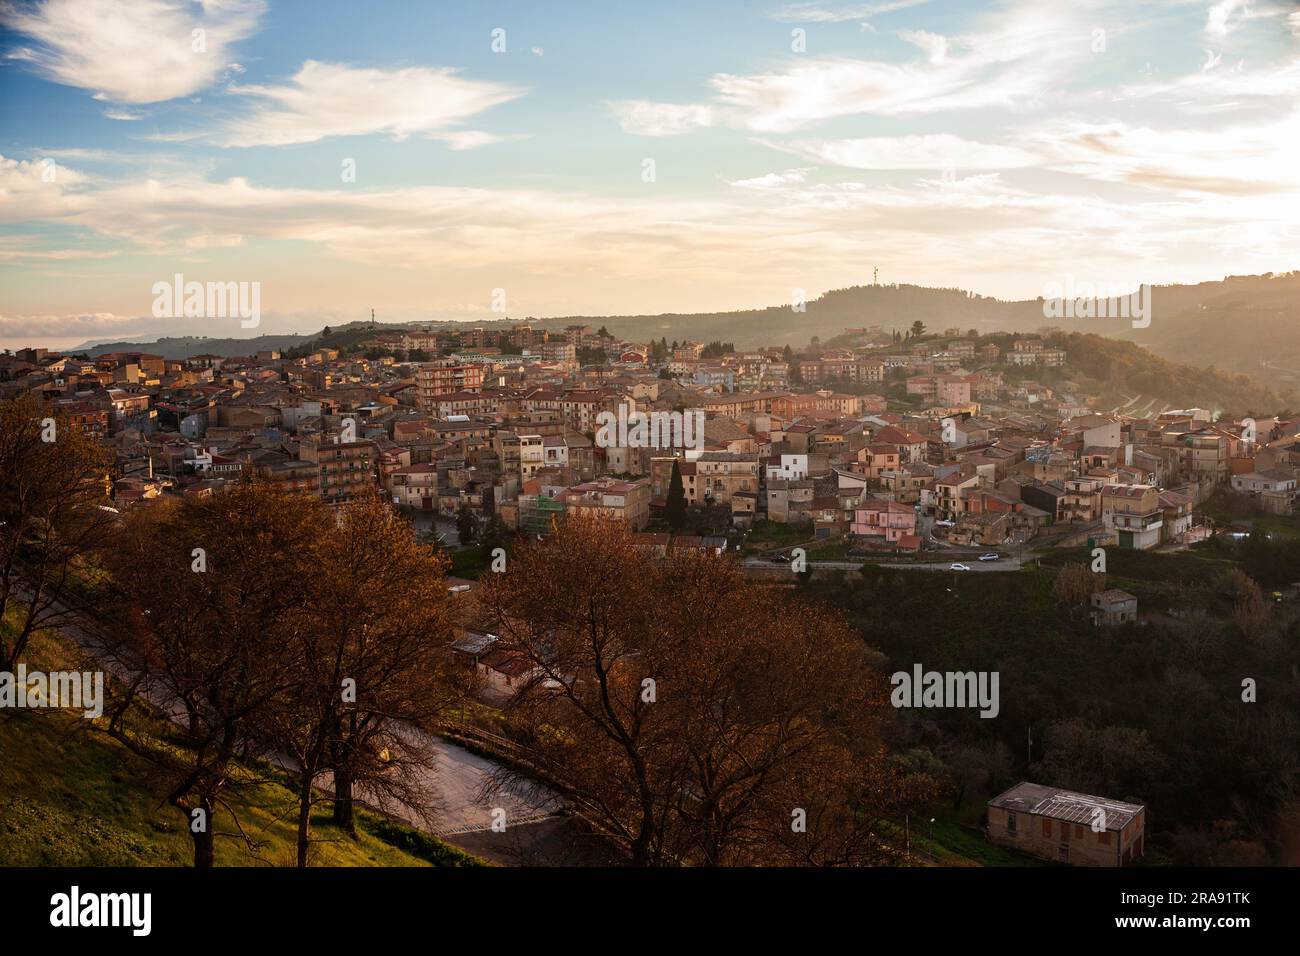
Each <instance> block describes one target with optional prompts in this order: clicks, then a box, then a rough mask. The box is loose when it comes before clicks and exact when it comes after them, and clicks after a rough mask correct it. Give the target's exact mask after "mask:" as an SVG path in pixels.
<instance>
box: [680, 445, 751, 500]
mask: <svg viewBox="0 0 1300 956" xmlns="http://www.w3.org/2000/svg"><path fill="white" fill-rule="evenodd" d="M692 464H694V465H695V469H694V470H695V475H694V478H695V480H694V482H692V485H693V488H692V487H690V486H688V487H687V489H686V496H687V500H688V501H690V502H691V503H692V504H702V503H705V502H708V501H716V502H719V503H722V504H730V503H731V500H732V498H733V496H735V495H737V494H746V495H751V496H757V494H758V456H757V455H742V454H732V453H729V452H704V453H703V454H701V455H700V456H699V457H697V458H696V459H695V461H694V462H692ZM683 480H684V476H683ZM692 491H693V493H694V497H692Z"/></svg>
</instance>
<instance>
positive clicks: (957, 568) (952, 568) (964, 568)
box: [948, 564, 970, 571]
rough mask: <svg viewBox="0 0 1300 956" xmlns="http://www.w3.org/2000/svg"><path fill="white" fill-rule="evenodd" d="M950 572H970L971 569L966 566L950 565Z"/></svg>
mask: <svg viewBox="0 0 1300 956" xmlns="http://www.w3.org/2000/svg"><path fill="white" fill-rule="evenodd" d="M948 570H949V571H969V570H970V568H968V567H967V566H966V565H964V564H950V565H948Z"/></svg>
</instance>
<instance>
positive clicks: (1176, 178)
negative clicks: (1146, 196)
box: [1036, 112, 1300, 197]
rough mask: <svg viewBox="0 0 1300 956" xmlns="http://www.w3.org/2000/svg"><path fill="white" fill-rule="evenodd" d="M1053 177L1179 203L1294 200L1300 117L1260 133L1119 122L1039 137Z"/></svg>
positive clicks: (1299, 177) (1257, 129)
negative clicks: (1129, 188)
mask: <svg viewBox="0 0 1300 956" xmlns="http://www.w3.org/2000/svg"><path fill="white" fill-rule="evenodd" d="M1036 138H1038V139H1039V140H1040V148H1041V149H1043V150H1044V151H1051V152H1052V153H1054V154H1055V156H1054V159H1053V161H1052V163H1051V165H1052V167H1053V168H1055V169H1059V170H1062V171H1064V172H1070V173H1075V174H1077V175H1082V176H1087V177H1088V178H1090V179H1095V180H1101V181H1105V182H1113V183H1125V184H1128V185H1134V186H1141V187H1144V188H1147V189H1152V190H1159V191H1164V192H1170V193H1174V194H1177V195H1197V194H1209V195H1217V196H1223V197H1240V196H1266V195H1290V196H1292V197H1300V170H1297V167H1296V164H1295V155H1294V146H1293V144H1294V143H1296V142H1300V112H1296V113H1292V114H1290V115H1289V116H1285V117H1282V118H1281V119H1278V120H1275V121H1273V122H1270V123H1266V124H1262V125H1239V126H1236V127H1226V126H1218V127H1215V128H1211V129H1205V130H1186V129H1160V130H1156V129H1152V128H1150V127H1148V126H1136V127H1135V126H1129V125H1127V124H1124V123H1120V122H1109V123H1103V124H1099V123H1073V124H1066V125H1063V126H1060V127H1057V128H1050V129H1045V130H1042V131H1041V132H1040V133H1039V134H1037V137H1036Z"/></svg>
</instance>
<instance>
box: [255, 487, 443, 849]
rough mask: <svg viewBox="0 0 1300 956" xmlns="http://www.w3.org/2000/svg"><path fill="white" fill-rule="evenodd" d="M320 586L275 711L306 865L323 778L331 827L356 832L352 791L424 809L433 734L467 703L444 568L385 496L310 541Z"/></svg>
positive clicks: (305, 610)
mask: <svg viewBox="0 0 1300 956" xmlns="http://www.w3.org/2000/svg"><path fill="white" fill-rule="evenodd" d="M306 558H307V563H308V565H309V566H310V567H311V568H312V583H311V587H310V588H308V589H307V592H306V595H305V598H304V603H303V606H302V608H301V616H302V626H301V627H299V628H297V629H295V632H294V635H295V637H296V639H297V641H298V645H299V650H298V653H297V654H296V655H295V657H296V659H297V660H298V661H300V666H301V668H302V670H301V681H300V684H299V686H298V687H297V689H296V690H295V693H294V695H293V697H292V699H291V700H290V701H289V702H288V703H287V705H286V706H285V707H283V708H280V709H278V710H277V711H276V712H275V718H276V721H277V724H278V727H279V733H278V735H277V740H278V741H279V742H280V745H281V746H282V747H284V748H285V749H287V750H289V751H290V752H291V753H292V754H293V755H294V757H295V760H296V763H297V764H298V767H299V789H298V797H299V816H298V865H299V866H305V865H306V863H307V852H308V844H309V841H310V822H311V808H312V805H313V803H314V792H315V786H316V784H317V782H318V779H319V778H320V776H321V775H322V774H323V773H325V772H326V771H328V772H330V773H331V774H332V777H333V784H334V800H333V805H334V809H333V814H334V821H335V822H336V823H337V824H338V825H339V826H340V827H342V828H343V829H344V830H345V831H346V832H348V833H350V834H352V835H353V836H355V835H356V824H355V819H354V807H355V799H356V797H355V791H356V790H357V789H358V788H361V789H362V790H364V793H365V795H366V797H367V798H368V799H369V800H370V802H372V803H377V804H379V805H381V806H385V805H387V804H389V803H392V802H396V803H399V804H400V805H401V806H402V808H403V809H406V810H416V811H419V810H422V809H423V810H427V809H429V808H428V807H426V806H425V802H426V800H425V797H424V796H423V794H425V793H426V792H427V791H428V788H427V787H426V786H424V784H425V783H427V774H428V773H429V772H430V768H431V766H432V762H433V750H432V746H431V745H432V738H431V736H430V732H431V731H432V730H433V729H434V728H435V725H436V723H437V721H438V720H439V719H440V718H441V717H442V716H443V714H444V713H445V712H446V711H447V710H448V709H449V708H451V707H452V706H454V705H455V704H457V703H458V702H459V701H460V700H461V699H462V697H463V693H464V690H465V687H464V680H465V679H466V677H465V672H463V671H461V670H459V669H453V668H452V666H451V660H450V655H449V653H448V650H447V647H448V645H449V644H450V643H451V640H452V634H451V628H452V624H451V608H450V601H449V595H448V593H447V588H446V584H445V582H444V576H445V572H446V563H445V560H444V559H443V558H441V557H439V556H437V555H435V554H433V553H432V552H431V551H430V550H429V549H428V548H426V547H424V546H422V545H421V544H419V543H418V542H417V541H416V540H415V537H414V535H413V534H412V532H411V528H410V525H408V524H407V523H406V521H404V520H402V519H401V518H400V517H398V516H397V515H395V514H394V513H393V510H392V508H391V507H389V506H388V504H387V503H385V502H384V500H383V499H382V498H380V497H379V496H377V495H376V496H369V497H364V498H361V499H358V500H356V501H353V502H351V503H350V504H349V505H348V506H347V507H346V508H344V510H343V512H342V514H341V515H340V518H339V526H338V528H337V530H336V531H335V532H334V533H332V534H330V535H329V536H327V537H321V538H318V539H316V540H315V541H314V542H312V547H311V550H310V552H309V553H308V555H307V556H306Z"/></svg>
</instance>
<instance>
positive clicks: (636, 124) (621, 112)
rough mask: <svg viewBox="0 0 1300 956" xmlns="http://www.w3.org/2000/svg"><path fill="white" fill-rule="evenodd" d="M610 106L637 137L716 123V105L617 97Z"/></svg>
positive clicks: (675, 131) (684, 130) (684, 131)
mask: <svg viewBox="0 0 1300 956" xmlns="http://www.w3.org/2000/svg"><path fill="white" fill-rule="evenodd" d="M606 106H608V108H609V109H610V111H611V112H612V113H613V114H614V115H615V116H616V117H618V122H619V126H621V127H622V128H623V131H624V132H625V133H633V134H635V135H637V136H676V135H678V134H680V133H689V132H690V131H691V130H693V129H702V128H704V127H707V126H712V125H713V124H714V111H713V108H712V107H709V106H703V105H695V104H684V105H680V104H677V103H653V102H651V101H649V100H615V101H612V102H610V103H607V104H606Z"/></svg>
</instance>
